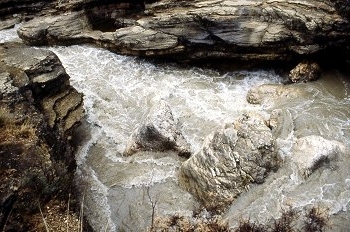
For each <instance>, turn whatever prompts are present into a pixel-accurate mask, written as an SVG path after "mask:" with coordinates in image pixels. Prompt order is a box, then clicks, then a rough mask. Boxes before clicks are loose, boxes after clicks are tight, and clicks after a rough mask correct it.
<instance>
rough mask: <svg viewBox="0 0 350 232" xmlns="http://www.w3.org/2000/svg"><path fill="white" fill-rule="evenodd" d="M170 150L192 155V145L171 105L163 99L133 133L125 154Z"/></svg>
mask: <svg viewBox="0 0 350 232" xmlns="http://www.w3.org/2000/svg"><path fill="white" fill-rule="evenodd" d="M168 150H173V151H176V152H177V153H178V154H179V156H184V157H187V158H188V157H189V156H190V155H191V150H190V145H189V144H188V143H187V141H186V139H185V138H184V136H183V135H182V133H181V131H180V128H179V127H178V125H177V120H175V118H174V116H173V113H172V111H171V109H170V106H169V105H168V104H167V103H166V102H165V101H161V102H159V103H157V104H155V105H154V106H153V107H152V108H151V110H150V112H149V114H148V115H147V117H146V118H145V120H144V121H143V122H142V123H141V125H140V126H139V127H138V128H137V129H136V130H135V131H134V132H133V133H132V135H131V136H130V138H129V141H128V144H127V147H126V149H125V154H126V155H132V154H134V153H136V152H137V151H168Z"/></svg>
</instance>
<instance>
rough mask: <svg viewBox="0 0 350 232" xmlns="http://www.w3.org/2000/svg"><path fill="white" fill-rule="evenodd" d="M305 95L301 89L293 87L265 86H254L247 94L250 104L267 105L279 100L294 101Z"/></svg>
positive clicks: (280, 85)
mask: <svg viewBox="0 0 350 232" xmlns="http://www.w3.org/2000/svg"><path fill="white" fill-rule="evenodd" d="M302 94H304V93H303V92H302V91H301V90H300V89H298V88H294V87H293V86H292V85H283V84H279V85H276V84H263V85H259V86H254V87H252V88H251V89H249V91H248V93H247V101H248V102H249V103H250V104H267V105H270V104H272V102H274V101H277V100H282V99H283V100H288V99H289V100H292V99H294V98H297V97H299V96H301V95H302Z"/></svg>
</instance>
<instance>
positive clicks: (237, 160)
mask: <svg viewBox="0 0 350 232" xmlns="http://www.w3.org/2000/svg"><path fill="white" fill-rule="evenodd" d="M277 167H278V158H277V153H276V151H275V148H274V140H273V138H272V133H271V130H270V129H269V128H268V127H267V126H266V124H265V121H264V119H263V118H262V117H261V116H260V115H253V114H250V115H245V116H243V117H242V118H240V119H238V120H237V121H235V122H234V123H233V124H227V125H226V126H225V127H224V128H221V129H218V130H217V131H215V132H214V133H212V134H211V135H209V136H208V137H207V138H206V139H205V141H204V144H203V147H202V149H201V151H200V152H198V153H196V154H195V155H193V156H192V157H191V158H190V159H189V160H187V161H186V162H184V163H183V165H182V167H181V171H180V177H181V178H180V183H181V185H182V186H184V187H185V189H187V190H188V191H189V192H190V193H192V194H194V195H195V196H196V197H197V198H198V199H199V200H200V201H201V202H202V203H203V204H204V205H205V207H207V208H208V209H211V210H222V209H224V208H225V207H227V206H228V205H229V204H230V203H232V202H233V201H234V200H235V198H237V197H238V196H239V195H240V194H241V193H242V192H243V191H245V190H248V189H249V184H251V183H262V182H263V181H264V178H265V177H266V176H267V174H268V173H269V172H270V171H271V170H275V169H277Z"/></svg>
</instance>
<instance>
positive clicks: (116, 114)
mask: <svg viewBox="0 0 350 232" xmlns="http://www.w3.org/2000/svg"><path fill="white" fill-rule="evenodd" d="M14 40H18V37H17V36H16V33H15V29H11V30H4V31H0V43H1V42H6V41H14ZM47 49H50V50H51V51H53V52H55V53H56V54H57V55H58V57H59V58H60V60H61V61H62V64H63V66H64V67H65V69H66V71H67V73H68V74H69V75H70V77H71V79H70V81H71V84H72V86H74V87H75V88H76V89H77V90H78V91H80V92H82V93H83V94H84V107H85V111H86V122H85V123H83V126H82V127H81V128H80V130H81V131H83V133H82V134H84V136H82V138H81V140H82V141H81V142H80V147H79V149H78V152H77V154H76V157H77V163H78V171H77V183H78V185H80V186H81V189H82V192H84V206H85V207H84V211H85V213H86V215H87V218H88V220H89V222H90V224H91V225H92V227H93V228H94V229H95V230H96V231H143V230H145V229H146V228H147V227H149V226H150V223H151V220H152V219H151V217H152V203H154V202H156V204H155V213H156V215H157V216H161V215H167V214H173V215H174V214H179V215H187V216H191V215H192V212H193V210H194V209H196V208H198V207H200V206H199V203H198V202H197V201H196V199H195V198H194V197H193V196H191V195H190V194H189V193H187V192H186V191H184V190H183V189H182V188H180V187H179V186H178V184H177V171H178V169H179V167H180V165H181V162H183V160H182V159H181V158H179V157H177V156H176V155H175V154H173V153H172V152H168V153H154V152H140V153H137V154H135V155H133V156H131V157H124V156H123V155H122V153H123V151H124V149H125V146H126V143H127V140H128V138H129V136H130V135H131V133H132V131H133V130H134V129H135V128H136V127H137V126H138V125H139V124H140V122H141V121H142V119H143V118H144V117H145V115H146V114H147V112H148V111H149V109H150V108H151V107H152V106H153V105H154V104H156V103H157V102H159V101H160V100H164V101H166V102H167V103H168V104H169V105H170V107H171V109H172V111H173V114H174V116H175V117H176V118H177V119H178V123H179V125H180V127H181V130H182V132H183V134H184V136H185V138H186V139H187V141H188V142H189V143H190V144H191V150H192V152H193V153H196V152H198V151H199V149H200V148H201V145H202V142H203V140H204V138H205V137H206V136H207V135H208V134H210V133H211V132H212V131H214V130H215V129H216V128H218V127H220V126H222V125H224V124H225V123H230V122H233V121H234V120H235V119H237V118H238V117H239V116H241V115H242V114H243V113H246V112H251V111H255V112H260V113H261V114H263V115H265V116H266V117H268V115H269V113H270V112H271V111H272V110H273V109H276V108H283V109H287V110H288V111H289V112H290V113H291V115H292V117H293V120H294V122H295V124H296V126H297V127H298V128H299V129H298V130H294V132H293V133H292V134H290V135H289V136H288V138H285V139H284V140H283V141H280V143H283V144H285V146H284V147H283V149H281V150H280V153H281V156H283V157H287V158H286V163H285V164H284V165H283V166H282V167H281V168H280V169H279V170H278V171H277V172H276V173H273V174H271V175H270V176H269V177H268V178H267V179H266V181H265V183H264V184H262V185H256V186H255V185H252V186H251V187H250V190H249V191H247V192H246V193H243V194H242V195H241V197H239V198H238V199H237V201H236V202H235V203H234V204H233V205H232V206H231V207H230V208H229V209H228V210H227V212H226V213H225V214H224V215H223V217H224V218H226V219H228V220H229V223H230V225H232V226H235V225H236V224H237V223H238V221H239V219H240V218H251V219H252V220H255V221H257V222H262V223H263V222H264V221H266V220H268V219H269V218H271V217H278V216H279V215H280V212H281V211H282V210H283V209H285V207H287V206H293V207H295V208H300V209H302V208H304V207H307V206H308V205H315V204H316V205H320V206H322V207H324V208H327V210H328V212H329V213H330V214H332V215H341V216H339V217H337V218H336V219H334V220H333V223H338V224H336V225H334V226H333V229H334V228H338V230H339V231H341V230H342V229H343V228H348V227H347V226H349V225H348V222H347V221H348V211H349V210H350V204H349V203H350V178H349V175H348V167H350V160H349V159H348V158H349V157H347V156H344V157H339V158H338V160H337V161H335V162H334V163H333V164H332V165H330V166H329V167H324V168H320V169H318V170H316V171H315V172H314V173H313V174H312V175H311V176H310V177H309V178H308V179H307V180H304V179H301V178H300V177H298V176H297V174H296V170H295V167H293V166H292V165H288V164H289V163H288V156H289V155H290V147H291V145H292V144H293V142H294V141H295V139H296V138H298V137H302V136H306V135H320V136H322V137H324V138H326V139H330V140H337V141H340V142H342V143H343V144H344V145H346V146H349V145H350V107H349V106H350V81H349V77H346V76H344V75H342V74H341V73H339V72H337V71H335V70H332V71H327V72H324V73H323V74H322V76H321V79H320V80H319V81H317V82H313V83H308V84H296V85H295V88H296V89H299V90H300V91H302V92H303V93H304V94H302V96H301V97H298V98H295V99H292V100H290V99H276V101H275V102H274V104H263V105H252V104H249V103H248V102H247V100H246V95H247V92H248V90H249V89H250V88H251V87H253V86H256V85H261V84H266V83H270V84H278V83H281V82H282V81H283V79H284V77H281V76H279V75H278V74H276V73H275V72H274V71H272V70H258V71H216V70H212V69H201V68H194V67H190V68H188V67H180V66H178V65H175V64H155V63H151V62H149V61H146V60H143V59H139V58H134V57H127V56H121V55H117V54H114V53H111V52H109V51H107V50H104V49H100V48H95V47H91V46H87V45H79V46H77V45H76V46H68V47H63V46H58V47H47ZM78 140H79V139H78ZM339 218H340V219H339ZM342 218H344V220H341V219H342ZM344 231H345V230H344Z"/></svg>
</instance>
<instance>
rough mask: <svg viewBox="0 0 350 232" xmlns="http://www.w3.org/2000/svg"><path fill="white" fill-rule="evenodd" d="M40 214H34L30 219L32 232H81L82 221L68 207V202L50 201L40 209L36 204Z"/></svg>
mask: <svg viewBox="0 0 350 232" xmlns="http://www.w3.org/2000/svg"><path fill="white" fill-rule="evenodd" d="M38 207H39V210H40V214H36V215H34V216H33V217H32V219H31V224H32V228H33V229H32V231H46V232H54V231H69V232H82V231H83V228H82V221H81V218H82V217H80V216H78V214H77V213H75V212H73V211H72V210H71V209H70V207H69V201H68V202H65V201H59V200H52V201H50V202H49V203H48V204H46V205H45V207H44V208H43V209H41V207H40V204H38Z"/></svg>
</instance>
